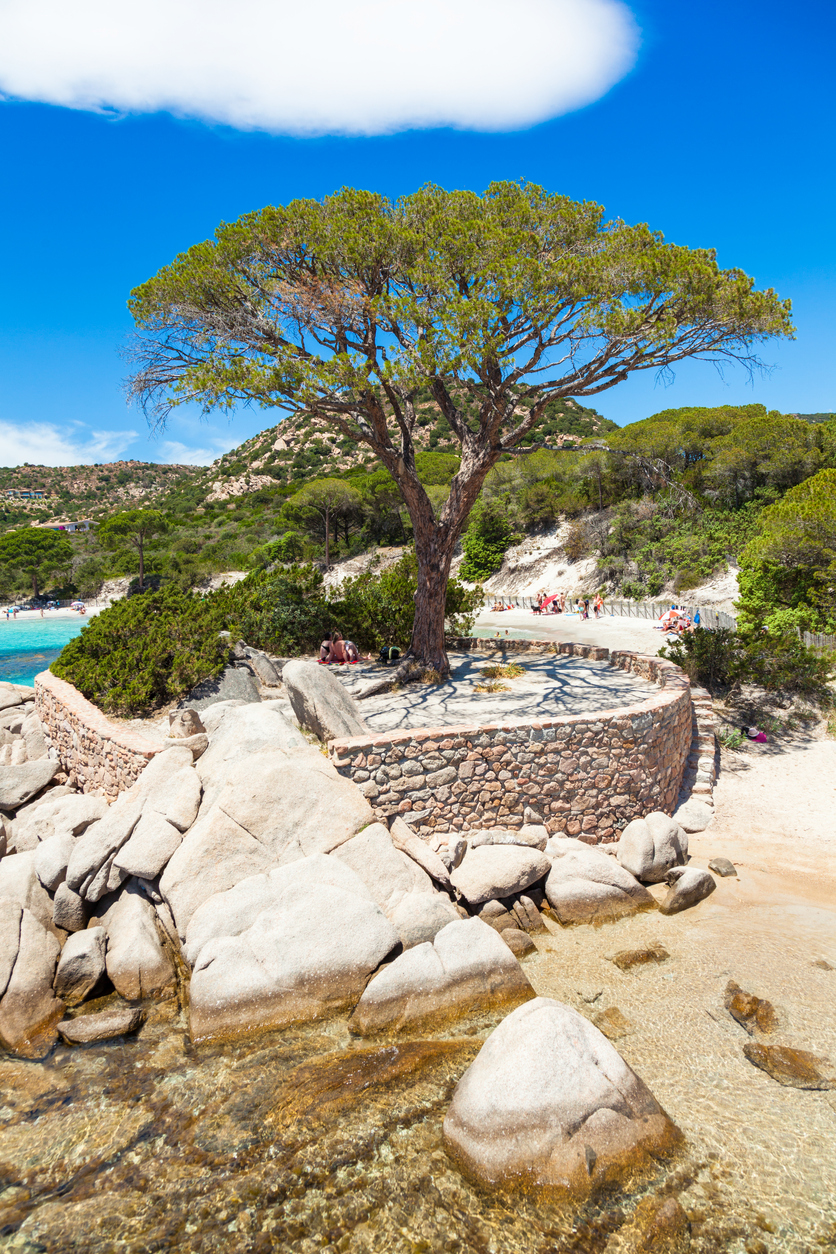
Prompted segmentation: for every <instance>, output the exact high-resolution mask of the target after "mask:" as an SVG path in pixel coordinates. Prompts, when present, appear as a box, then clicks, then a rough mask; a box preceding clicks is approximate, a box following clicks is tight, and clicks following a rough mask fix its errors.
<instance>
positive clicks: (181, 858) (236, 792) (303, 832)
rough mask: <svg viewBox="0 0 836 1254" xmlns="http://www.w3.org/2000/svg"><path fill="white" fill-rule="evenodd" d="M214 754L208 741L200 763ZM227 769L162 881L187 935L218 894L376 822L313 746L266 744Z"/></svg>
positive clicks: (358, 794) (327, 847)
mask: <svg viewBox="0 0 836 1254" xmlns="http://www.w3.org/2000/svg"><path fill="white" fill-rule="evenodd" d="M255 708H258V707H255ZM222 726H223V724H222ZM211 752H212V746H211V745H210V747H209V749H208V750H207V752H206V753H205V754H204V756H203V758H201V759H200V761H199V762H198V764H197V765H198V767H199V766H200V764H201V762H203V761H204V759H205V758H207V757H208V756H209V754H210V753H211ZM224 773H225V776H226V782H225V784H224V787H223V788H222V789H221V791H220V793H219V794H218V796H217V800H216V802H215V804H214V805H213V806H212V807H211V808H210V809H209V810H208V812H207V811H206V809H205V801H204V805H203V806H201V812H200V816H199V818H198V820H197V822H196V823H195V825H194V827H192V829H191V830H190V831H189V832H188V833H187V834H186V836H185V837H184V839H183V843H182V844H181V845H180V847H179V848H178V849H177V851H176V853H175V854H174V855H173V857H172V858H171V861H170V862H169V863H168V866H167V867H166V869H165V871H164V872H163V876H162V879H161V880H160V890H161V892H162V894H163V896H164V898H165V900H166V901H167V903H168V905H169V908H170V910H171V913H172V914H173V916H174V920H175V922H176V924H177V929H178V931H179V933H180V935H181V937H184V936H185V934H186V929H187V927H188V925H189V920H190V919H191V917H192V915H193V914H194V912H195V910H196V909H197V908H198V906H200V905H202V904H203V902H204V901H208V899H209V898H210V897H212V896H214V894H215V893H218V892H224V891H225V890H226V889H228V888H232V887H233V885H235V884H237V883H238V881H239V880H242V879H246V878H247V877H248V876H250V875H256V874H259V873H260V872H263V871H268V870H270V869H272V868H273V867H275V866H278V865H283V864H286V863H288V862H294V861H296V860H298V859H300V858H305V857H309V856H310V855H311V854H314V853H328V852H330V851H331V850H332V849H336V848H337V847H338V846H339V845H342V844H344V843H345V842H346V841H348V840H350V839H351V837H352V836H354V835H356V833H357V832H359V831H361V830H362V829H363V828H364V827H366V826H367V825H368V824H370V823H371V822H372V821H373V819H374V815H373V813H372V810H371V807H370V805H369V803H368V801H366V799H365V797H364V796H363V795H362V793H361V792H360V790H359V788H357V787H356V786H355V785H354V784H352V783H351V781H350V780H346V779H343V778H342V777H341V776H340V775H338V774H337V771H336V769H335V768H334V767H333V766H332V764H331V763H330V762H329V761H327V759H326V758H324V757H323V756H322V754H321V753H318V752H317V751H316V750H315V749H312V748H311V746H310V745H308V744H305V746H304V752H301V751H299V752H293V753H291V754H285V753H283V752H281V751H278V750H264V749H263V750H261V751H260V752H258V753H255V754H252V755H250V756H248V757H247V758H245V759H243V760H242V761H240V762H236V763H231V762H227V763H225V766H224Z"/></svg>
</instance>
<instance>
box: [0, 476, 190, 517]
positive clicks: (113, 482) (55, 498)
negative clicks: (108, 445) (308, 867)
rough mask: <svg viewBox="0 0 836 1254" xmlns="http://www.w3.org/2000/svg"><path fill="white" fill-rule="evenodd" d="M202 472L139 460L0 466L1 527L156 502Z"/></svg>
mask: <svg viewBox="0 0 836 1254" xmlns="http://www.w3.org/2000/svg"><path fill="white" fill-rule="evenodd" d="M204 473H205V471H204V470H203V468H202V467H199V466H167V465H161V464H158V463H156V462H138V461H119V462H106V463H103V464H101V465H95V466H33V465H31V464H29V463H27V464H25V465H23V466H14V467H8V466H4V467H0V511H1V512H2V529H3V530H4V531H5V530H9V529H10V528H12V527H19V526H21V525H25V524H26V523H29V522H50V521H52V520H54V519H64V518H69V519H79V518H93V519H97V518H102V517H105V516H107V515H108V514H112V513H115V512H116V510H118V509H128V508H134V507H137V506H141V505H151V504H152V503H153V504H154V505H159V504H160V502H161V501H162V500H163V498H165V497H168V496H169V495H170V494H171V493H172V491H175V490H177V489H178V488H182V487H183V486H185V485H186V484H187V483H190V482H192V481H194V480H195V479H196V478H197V477H198V476H200V475H202V474H204ZM29 494H31V495H29Z"/></svg>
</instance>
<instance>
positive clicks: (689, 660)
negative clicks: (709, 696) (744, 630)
mask: <svg viewBox="0 0 836 1254" xmlns="http://www.w3.org/2000/svg"><path fill="white" fill-rule="evenodd" d="M659 656H660V657H664V658H668V659H669V660H670V661H671V662H676V664H677V666H681V667H682V669H683V670H684V671H685V674H686V675H687V676H688V678H689V679H690V680H691V683H692V684H701V685H702V686H703V687H704V688H707V689H708V691H709V692H716V691H717V690H718V689H719V688H727V687H729V686H730V685H731V684H733V683H734V682H735V680H737V679H739V678H740V674H741V664H742V646H741V642H740V639H739V637H738V636H737V634H736V632H734V631H730V630H729V629H728V628H727V627H722V628H720V629H719V630H718V631H707V630H706V629H705V628H703V627H698V628H697V630H696V631H694V632H690V631H689V632H686V633H685V635H684V636H681V637H680V638H679V640H676V641H675V642H674V643H673V644H670V645H668V646H666V647H664V648H661V649H660V650H659Z"/></svg>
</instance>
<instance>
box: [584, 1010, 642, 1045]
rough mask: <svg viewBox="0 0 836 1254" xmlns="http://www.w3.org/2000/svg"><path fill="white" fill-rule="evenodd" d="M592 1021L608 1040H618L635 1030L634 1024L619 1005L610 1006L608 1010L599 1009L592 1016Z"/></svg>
mask: <svg viewBox="0 0 836 1254" xmlns="http://www.w3.org/2000/svg"><path fill="white" fill-rule="evenodd" d="M592 1022H593V1023H594V1024H595V1026H596V1028H598V1030H599V1031H600V1032H603V1033H604V1036H605V1037H606V1038H607V1040H608V1041H618V1040H620V1039H621V1037H622V1036H628V1035H629V1034H630V1032H632V1030H633V1025H632V1023H631V1022H630V1020H629V1019H628V1018H627V1016H626V1015H623V1014H622V1013H621V1011H620V1010H619V1009H618V1006H609V1007H608V1008H607V1009H606V1010H599V1011H598V1012H597V1013H596V1014H594V1015H593V1016H592Z"/></svg>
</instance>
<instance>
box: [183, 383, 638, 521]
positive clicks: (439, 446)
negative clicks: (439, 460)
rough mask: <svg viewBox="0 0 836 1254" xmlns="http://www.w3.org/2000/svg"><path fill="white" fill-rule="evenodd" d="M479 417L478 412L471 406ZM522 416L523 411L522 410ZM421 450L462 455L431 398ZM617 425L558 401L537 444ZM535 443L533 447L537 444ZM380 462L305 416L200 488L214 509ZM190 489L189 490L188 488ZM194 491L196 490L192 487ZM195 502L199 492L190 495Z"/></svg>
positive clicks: (270, 434) (268, 434)
mask: <svg viewBox="0 0 836 1254" xmlns="http://www.w3.org/2000/svg"><path fill="white" fill-rule="evenodd" d="M467 409H468V412H469V413H471V414H475V406H472V405H471V406H468V407H467ZM521 412H522V410H521ZM418 415H419V416H418V429H417V431H416V434H415V443H416V446H417V447H418V448H419V449H421V450H426V451H428V452H439V453H444V452H456V451H457V450H458V443H457V442H456V440H455V439H453V438H452V435H451V431H450V427H449V426H448V424H447V422H446V421H445V420H444V419H443V418H442V417H441V416H440V415H439V413H438V408H437V406H436V405H435V403H434V401H432V400H431V398H430V397H429V395H425V396H423V397H422V398H421V399H420V400H419V403H418ZM610 430H616V425H615V423H614V422H611V421H610V420H609V419H607V418H603V417H602V416H601V415H600V414H599V413H598V412H597V410H594V409H590V408H588V407H586V406H583V405H581V404H580V403H579V402H577V401H572V400H567V401H555V402H554V403H553V404H551V405H550V406H549V408H548V410H547V417H546V419H545V421H544V422H543V423H542V424H541V426H540V427H539V428H538V433H537V442H542V441H548V442H549V443H552V444H554V445H556V446H562V445H563V444H564V443H569V444H571V443H575V442H578V441H580V440H583V439H585V438H588V437H590V436H595V435H600V434H602V433H603V432H604V431H610ZM533 442H534V441H533V440H532V439H529V440H528V443H533ZM375 464H376V459H375V457H374V455H373V454H372V452H371V450H370V449H368V448H367V447H366V446H365V445H357V444H354V443H352V442H351V441H350V440H347V439H344V438H343V437H342V436H340V435H338V434H337V433H335V432H333V431H332V430H330V429H329V428H328V426H327V425H326V424H325V423H324V422H323V421H322V420H321V419H319V418H315V417H313V416H312V415H311V414H301V415H299V416H294V417H292V418H286V419H284V420H283V421H282V422H281V423H279V424H278V426H275V427H271V428H270V429H269V430H267V431H262V432H261V433H260V434H259V435H255V436H252V438H251V439H249V440H246V441H245V442H244V443H243V444H240V445H239V446H238V448H235V449H232V450H231V451H230V452H229V453H225V454H224V455H223V457H220V458H218V460H217V461H216V462H214V463H213V464H212V466H210V467H209V468H208V470H206V471H204V472H203V473H202V475H201V476H199V477H198V479H197V480H196V481H195V483H194V485H193V486H194V487H195V488H197V487H198V486H199V488H200V490H201V491H203V492H204V495H205V500H206V502H208V503H212V502H214V501H223V500H228V499H230V498H231V497H238V496H245V495H246V494H247V493H250V492H257V491H258V490H259V489H261V488H268V487H270V486H272V485H274V484H276V483H281V484H299V485H300V486H301V484H302V483H304V482H305V481H306V480H308V479H316V478H318V477H320V476H323V475H345V474H346V473H348V472H350V471H352V470H357V469H359V468H360V467H368V468H372V467H373V466H374V465H375ZM184 486H185V485H184ZM189 486H191V485H189ZM189 495H190V496H192V497H193V496H194V492H190V493H189Z"/></svg>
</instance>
